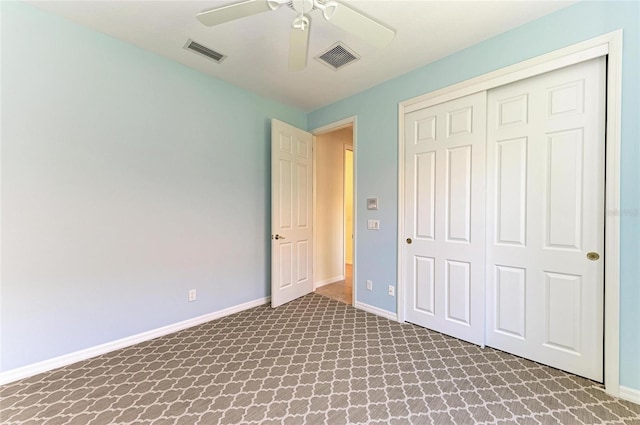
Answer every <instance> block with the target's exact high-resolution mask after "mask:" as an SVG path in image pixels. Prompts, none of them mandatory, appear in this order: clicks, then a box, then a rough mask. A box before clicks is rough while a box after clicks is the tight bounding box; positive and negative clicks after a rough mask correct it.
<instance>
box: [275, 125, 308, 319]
mask: <svg viewBox="0 0 640 425" xmlns="http://www.w3.org/2000/svg"><path fill="white" fill-rule="evenodd" d="M312 140H313V136H312V135H311V134H310V133H307V132H305V131H302V130H300V129H298V128H295V127H292V126H290V125H289V124H286V123H283V122H282V121H278V120H276V119H272V120H271V306H272V307H277V306H279V305H282V304H284V303H287V302H289V301H291V300H294V299H296V298H298V297H301V296H303V295H306V294H308V293H310V292H311V291H313V278H312V276H313V273H312V268H313V253H312V249H313V244H312V239H311V238H312V234H313V232H312V231H313V228H312V224H313V218H312V214H313V204H312V202H313V197H312V190H313V178H312V165H313V149H312Z"/></svg>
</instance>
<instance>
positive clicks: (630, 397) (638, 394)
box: [619, 385, 640, 404]
mask: <svg viewBox="0 0 640 425" xmlns="http://www.w3.org/2000/svg"><path fill="white" fill-rule="evenodd" d="M619 395H620V398H622V399H624V400H627V401H630V402H632V403H635V404H640V390H636V389H633V388H629V387H623V386H622V385H620V394H619Z"/></svg>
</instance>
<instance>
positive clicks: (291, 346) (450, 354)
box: [0, 294, 640, 425]
mask: <svg viewBox="0 0 640 425" xmlns="http://www.w3.org/2000/svg"><path fill="white" fill-rule="evenodd" d="M0 397H1V399H0V400H1V402H0V403H1V405H0V408H1V409H0V418H1V420H0V422H1V423H2V424H29V425H35V424H38V425H41V424H42V425H54V424H61V425H62V424H64V425H87V424H94V425H95V424H158V425H160V424H185V425H186V424H204V425H214V424H331V425H341V424H398V425H400V424H523V425H526V424H628V425H632V424H640V406H638V405H635V404H632V403H628V402H625V401H621V400H617V399H614V398H611V397H609V396H607V395H606V394H605V393H604V392H603V389H602V386H601V385H599V384H596V383H594V382H592V381H589V380H586V379H582V378H579V377H576V376H572V375H570V374H568V373H565V372H562V371H559V370H556V369H552V368H550V367H547V366H543V365H540V364H537V363H534V362H531V361H528V360H524V359H521V358H518V357H515V356H512V355H509V354H505V353H502V352H500V351H496V350H493V349H490V348H485V349H482V348H480V347H478V346H474V345H471V344H468V343H465V342H462V341H459V340H457V339H454V338H450V337H447V336H444V335H441V334H439V333H436V332H432V331H429V330H427V329H423V328H421V327H418V326H413V325H410V324H400V323H397V322H393V321H390V320H387V319H384V318H381V317H378V316H375V315H372V314H370V313H366V312H363V311H361V310H357V309H355V308H353V307H351V306H347V305H345V304H342V303H339V302H337V301H334V300H331V299H329V298H325V297H322V296H321V295H318V294H310V295H307V296H305V297H303V298H301V299H298V300H296V301H293V302H291V303H289V304H287V305H285V306H282V307H279V308H277V309H271V308H270V307H269V306H267V305H265V306H260V307H256V308H253V309H250V310H247V311H244V312H241V313H237V314H234V315H231V316H227V317H225V318H222V319H219V320H214V321H211V322H209V323H205V324H203V325H200V326H197V327H193V328H190V329H187V330H184V331H181V332H177V333H175V334H172V335H168V336H165V337H161V338H157V339H154V340H152V341H148V342H145V343H142V344H138V345H135V346H132V347H129V348H125V349H122V350H118V351H115V352H112V353H109V354H106V355H103V356H99V357H95V358H92V359H89V360H87V361H83V362H80V363H76V364H73V365H71V366H68V367H64V368H61V369H57V370H54V371H51V372H48V373H44V374H41V375H38V376H34V377H31V378H28V379H24V380H21V381H18V382H14V383H11V384H8V385H5V386H3V387H0Z"/></svg>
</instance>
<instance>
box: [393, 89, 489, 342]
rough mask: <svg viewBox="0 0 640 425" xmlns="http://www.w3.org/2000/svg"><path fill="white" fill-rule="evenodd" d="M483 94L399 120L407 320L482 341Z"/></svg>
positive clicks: (484, 107)
mask: <svg viewBox="0 0 640 425" xmlns="http://www.w3.org/2000/svg"><path fill="white" fill-rule="evenodd" d="M485 111H486V93H485V92H482V93H477V94H474V95H471V96H467V97H464V98H460V99H456V100H453V101H450V102H447V103H443V104H440V105H436V106H433V107H429V108H425V109H422V110H418V111H415V112H412V113H409V114H407V115H405V123H404V125H405V141H404V143H405V146H404V148H405V175H404V178H405V194H404V198H405V205H404V228H405V234H404V235H403V237H404V239H405V243H404V245H403V246H404V252H403V256H402V258H403V259H404V264H403V267H404V276H405V277H406V280H405V282H407V284H408V285H407V295H406V297H405V303H406V305H405V314H406V320H407V321H408V322H412V323H415V324H418V325H421V326H424V327H427V328H429V329H433V330H436V331H438V332H442V333H445V334H448V335H451V336H454V337H457V338H460V339H463V340H466V341H470V342H473V343H476V344H483V341H484V284H483V281H484V249H485V240H484V232H485V231H484V217H485V203H484V199H485V187H484V184H485V167H484V165H485V137H486V127H485V123H486V114H485Z"/></svg>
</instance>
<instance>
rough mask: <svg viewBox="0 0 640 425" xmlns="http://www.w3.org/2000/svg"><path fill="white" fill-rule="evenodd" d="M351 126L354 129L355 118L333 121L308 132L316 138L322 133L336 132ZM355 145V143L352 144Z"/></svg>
mask: <svg viewBox="0 0 640 425" xmlns="http://www.w3.org/2000/svg"><path fill="white" fill-rule="evenodd" d="M351 125H353V126H354V128H355V125H356V116H355V115H354V116H351V117H347V118H343V119H341V120H339V121H335V122H332V123H329V124H326V125H323V126H322V127H318V128H315V129H313V130H311V131H309V132H310V133H311V134H313V135H315V136H317V135H319V134H322V133H329V132H332V131H337V130H342V129H343V128H347V127H349V126H351ZM354 145H355V142H354Z"/></svg>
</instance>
